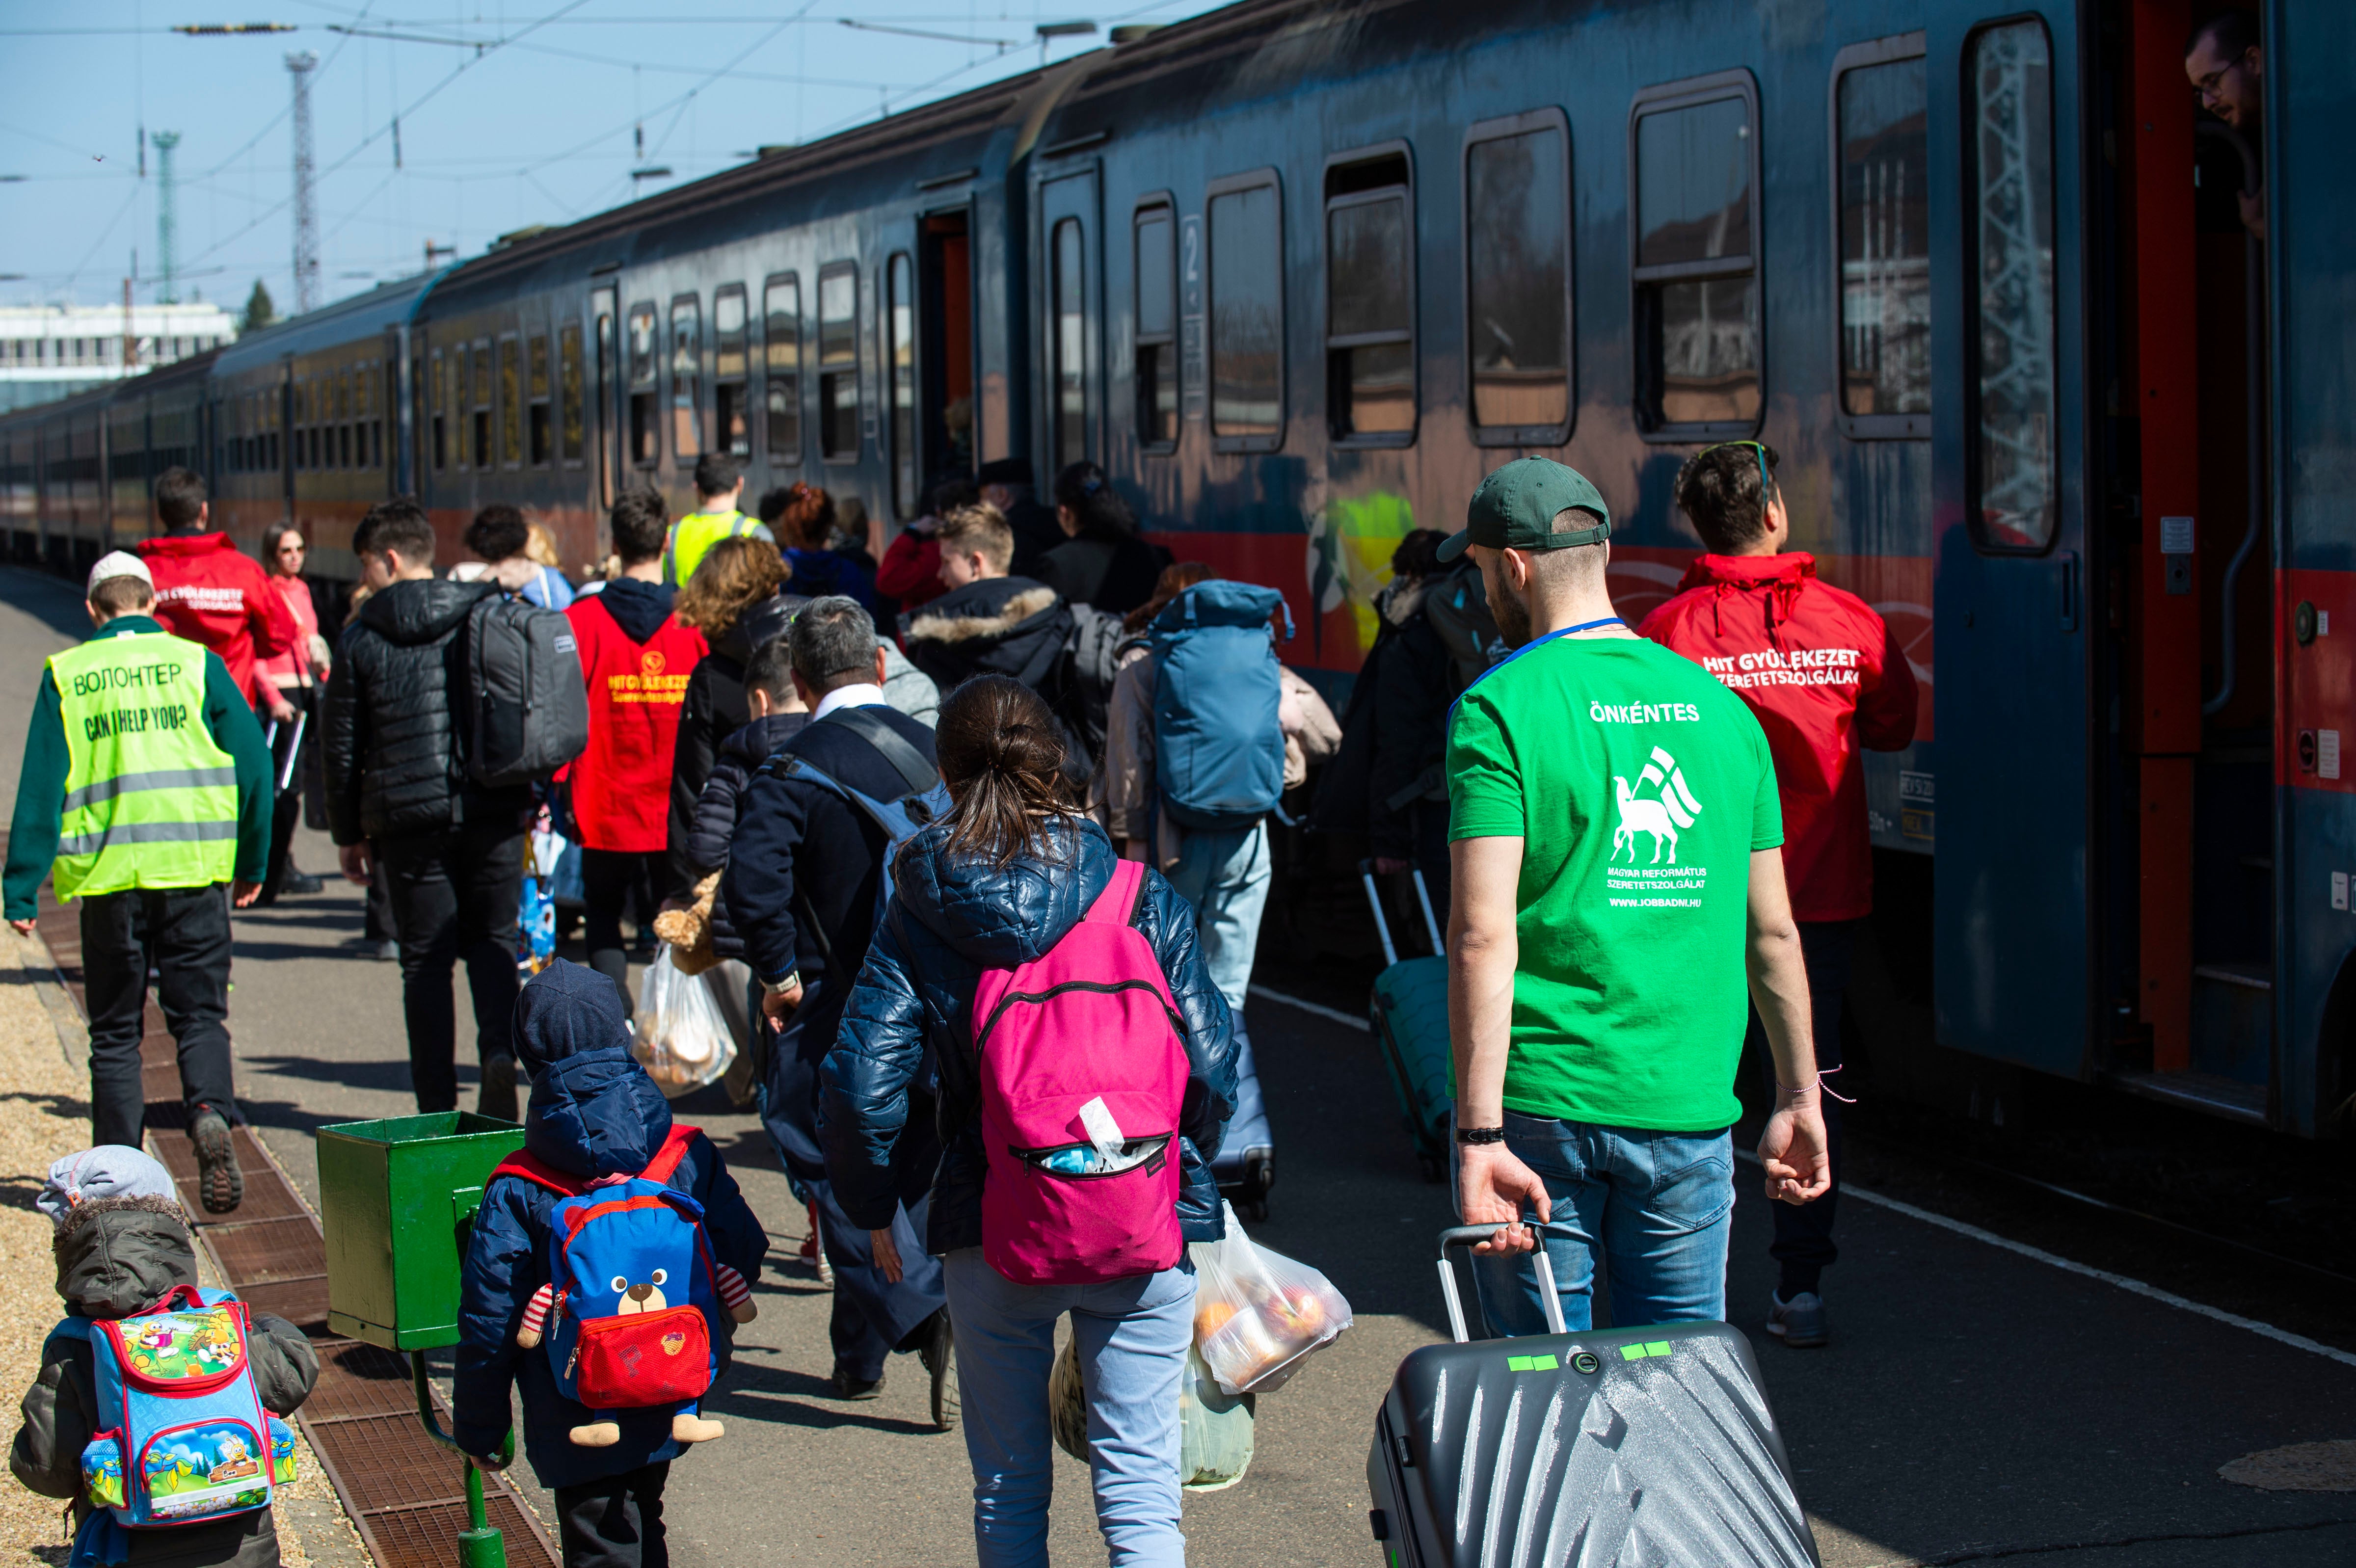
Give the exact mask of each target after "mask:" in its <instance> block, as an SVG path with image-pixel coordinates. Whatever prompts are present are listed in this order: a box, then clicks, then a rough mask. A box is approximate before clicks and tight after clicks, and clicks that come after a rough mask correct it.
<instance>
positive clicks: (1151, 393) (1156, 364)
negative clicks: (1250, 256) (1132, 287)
mask: <svg viewBox="0 0 2356 1568" xmlns="http://www.w3.org/2000/svg"><path fill="white" fill-rule="evenodd" d="M1132 229H1133V232H1134V234H1135V238H1136V250H1137V360H1136V364H1135V366H1134V368H1133V369H1132V370H1131V377H1132V379H1133V380H1134V381H1135V383H1136V391H1137V444H1138V445H1140V446H1141V447H1143V448H1144V449H1145V450H1146V451H1148V452H1169V451H1172V450H1173V449H1175V448H1176V446H1177V444H1178V252H1177V239H1178V226H1177V224H1175V223H1173V222H1172V221H1171V217H1170V208H1168V207H1166V206H1161V207H1143V208H1138V212H1137V218H1136V220H1135V222H1134V224H1133V226H1132Z"/></svg>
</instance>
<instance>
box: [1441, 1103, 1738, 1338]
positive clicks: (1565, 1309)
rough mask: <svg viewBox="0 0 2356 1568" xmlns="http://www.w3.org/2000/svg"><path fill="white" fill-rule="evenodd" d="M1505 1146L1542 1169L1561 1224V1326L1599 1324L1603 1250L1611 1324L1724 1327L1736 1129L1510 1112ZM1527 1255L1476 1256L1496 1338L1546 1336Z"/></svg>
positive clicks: (1550, 1239)
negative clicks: (1598, 1262)
mask: <svg viewBox="0 0 2356 1568" xmlns="http://www.w3.org/2000/svg"><path fill="white" fill-rule="evenodd" d="M1505 1147H1507V1148H1508V1149H1511V1150H1512V1151H1513V1153H1514V1157H1515V1158H1517V1159H1519V1160H1520V1161H1521V1162H1522V1163H1523V1164H1524V1165H1526V1166H1528V1167H1529V1168H1530V1169H1531V1170H1533V1171H1535V1172H1537V1177H1538V1179H1540V1180H1542V1181H1544V1182H1545V1183H1546V1187H1547V1197H1548V1198H1549V1199H1550V1200H1552V1204H1553V1217H1554V1221H1555V1223H1557V1224H1558V1225H1561V1226H1563V1227H1564V1228H1565V1229H1566V1230H1568V1231H1569V1232H1574V1233H1572V1234H1569V1235H1565V1234H1559V1233H1556V1232H1547V1233H1546V1238H1545V1239H1546V1249H1547V1264H1548V1265H1549V1266H1550V1267H1551V1268H1552V1269H1553V1270H1554V1283H1555V1290H1556V1292H1557V1293H1558V1295H1559V1296H1561V1298H1562V1320H1563V1327H1564V1328H1566V1329H1568V1330H1569V1331H1570V1332H1572V1333H1580V1332H1582V1331H1584V1330H1586V1329H1589V1328H1593V1327H1594V1326H1595V1254H1596V1251H1597V1248H1598V1246H1599V1244H1600V1246H1601V1251H1602V1254H1603V1264H1604V1268H1605V1270H1606V1277H1608V1278H1609V1279H1610V1280H1611V1282H1612V1327H1613V1328H1636V1327H1638V1326H1640V1325H1643V1324H1647V1323H1698V1322H1712V1323H1715V1322H1722V1321H1724V1319H1725V1317H1726V1241H1727V1233H1728V1232H1729V1231H1730V1229H1731V1228H1732V1225H1733V1220H1734V1139H1733V1136H1732V1133H1731V1131H1726V1132H1716V1133H1654V1132H1645V1131H1643V1130H1641V1129H1638V1128H1634V1127H1605V1126H1597V1125H1594V1124H1592V1123H1588V1122H1566V1121H1558V1120H1557V1119H1555V1118H1553V1117H1550V1116H1525V1115H1520V1114H1519V1113H1517V1112H1514V1111H1507V1112H1506V1113H1505ZM1537 1278H1538V1276H1537V1268H1536V1266H1535V1265H1533V1264H1532V1263H1531V1262H1530V1259H1529V1257H1528V1255H1527V1254H1526V1253H1507V1254H1500V1255H1494V1256H1484V1255H1481V1254H1477V1253H1476V1254H1475V1255H1474V1257H1473V1261H1472V1283H1473V1285H1474V1287H1475V1289H1476V1290H1477V1291H1478V1293H1479V1295H1480V1299H1481V1310H1482V1312H1483V1315H1484V1316H1485V1317H1487V1318H1488V1320H1489V1328H1490V1331H1491V1332H1492V1333H1493V1334H1494V1335H1496V1336H1499V1337H1502V1338H1507V1339H1510V1338H1512V1337H1514V1336H1516V1335H1521V1334H1543V1333H1545V1332H1546V1331H1547V1328H1546V1312H1545V1308H1544V1307H1542V1306H1541V1305H1540V1303H1539V1301H1538V1284H1537Z"/></svg>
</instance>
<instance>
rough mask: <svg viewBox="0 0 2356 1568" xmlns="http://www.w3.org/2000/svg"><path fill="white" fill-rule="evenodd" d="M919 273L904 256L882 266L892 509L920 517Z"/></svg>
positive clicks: (899, 254)
mask: <svg viewBox="0 0 2356 1568" xmlns="http://www.w3.org/2000/svg"><path fill="white" fill-rule="evenodd" d="M883 337H884V343H883V366H884V370H883V373H884V375H885V376H886V377H888V378H889V385H890V387H891V393H892V509H893V511H894V513H896V514H897V515H898V516H899V517H900V518H901V519H902V520H903V521H905V520H906V519H908V518H910V517H915V516H916V506H917V502H918V501H919V499H920V498H921V496H920V490H919V487H918V485H917V483H916V266H915V264H914V263H913V262H911V261H909V260H908V253H907V252H906V251H894V253H893V256H892V259H891V260H890V261H887V262H885V263H884V264H883Z"/></svg>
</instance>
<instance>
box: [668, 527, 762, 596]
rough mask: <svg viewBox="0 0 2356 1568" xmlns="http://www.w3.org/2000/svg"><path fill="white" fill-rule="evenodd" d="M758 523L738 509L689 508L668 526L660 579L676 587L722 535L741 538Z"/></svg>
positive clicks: (723, 537) (687, 576) (691, 572)
mask: <svg viewBox="0 0 2356 1568" xmlns="http://www.w3.org/2000/svg"><path fill="white" fill-rule="evenodd" d="M760 526H761V525H760V524H759V523H757V522H755V521H754V520H753V519H752V518H751V517H746V516H745V515H744V513H742V512H690V513H689V514H688V515H687V516H685V517H681V518H680V520H679V521H677V522H675V523H673V524H672V525H671V526H670V538H669V539H667V540H666V541H664V544H663V581H665V582H668V583H670V584H671V585H672V586H674V587H676V586H678V585H679V584H680V583H682V582H685V581H687V580H688V579H689V578H691V577H692V576H694V575H695V569H696V567H697V566H698V565H699V564H701V561H702V560H703V558H704V556H705V554H706V553H707V552H709V551H710V550H711V549H712V546H713V545H716V544H718V543H719V542H720V541H721V540H722V539H743V538H744V536H745V535H746V534H749V533H751V532H752V531H753V530H754V529H755V528H759V527H760Z"/></svg>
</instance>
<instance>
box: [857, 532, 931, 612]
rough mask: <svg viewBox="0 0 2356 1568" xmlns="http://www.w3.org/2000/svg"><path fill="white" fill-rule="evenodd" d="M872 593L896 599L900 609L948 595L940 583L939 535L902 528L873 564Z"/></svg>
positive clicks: (911, 607)
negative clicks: (873, 583) (873, 580)
mask: <svg viewBox="0 0 2356 1568" xmlns="http://www.w3.org/2000/svg"><path fill="white" fill-rule="evenodd" d="M875 592H878V593H881V594H883V595H884V596H885V597H887V598H891V599H896V600H898V601H899V602H900V608H901V609H903V610H913V609H915V608H916V606H917V605H919V604H929V603H932V602H933V601H934V600H936V599H938V598H939V597H940V596H941V595H942V594H944V593H947V592H948V587H947V586H946V585H945V584H944V583H943V582H942V581H941V541H940V536H939V535H937V534H932V533H924V534H920V533H918V532H916V529H914V528H903V529H902V530H901V531H900V537H899V538H898V539H894V540H893V541H892V543H891V545H890V546H889V547H888V548H886V549H885V550H884V551H883V560H880V561H878V562H876V563H875Z"/></svg>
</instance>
